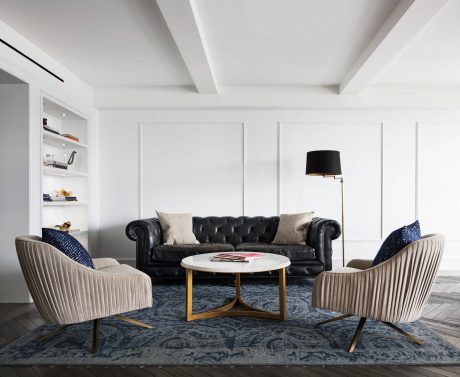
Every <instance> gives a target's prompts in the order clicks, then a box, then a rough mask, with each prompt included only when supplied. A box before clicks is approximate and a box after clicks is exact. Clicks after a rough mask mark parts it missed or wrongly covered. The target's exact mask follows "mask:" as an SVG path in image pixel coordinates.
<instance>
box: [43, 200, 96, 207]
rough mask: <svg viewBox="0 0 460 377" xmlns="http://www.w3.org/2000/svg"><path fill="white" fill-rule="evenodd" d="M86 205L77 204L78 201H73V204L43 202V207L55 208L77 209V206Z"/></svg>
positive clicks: (83, 204) (82, 204)
mask: <svg viewBox="0 0 460 377" xmlns="http://www.w3.org/2000/svg"><path fill="white" fill-rule="evenodd" d="M87 205H88V204H87V203H84V202H79V201H73V202H70V201H69V202H65V201H62V202H43V206H45V207H55V206H61V207H78V206H87Z"/></svg>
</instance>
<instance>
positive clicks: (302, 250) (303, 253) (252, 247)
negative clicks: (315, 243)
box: [235, 242, 316, 261]
mask: <svg viewBox="0 0 460 377" xmlns="http://www.w3.org/2000/svg"><path fill="white" fill-rule="evenodd" d="M235 250H237V251H258V252H261V253H272V254H279V255H284V256H286V257H288V258H289V259H290V260H291V261H308V260H315V259H316V254H315V249H313V248H312V247H311V246H307V245H274V244H270V243H256V242H254V243H251V242H248V243H241V244H239V245H238V246H236V247H235Z"/></svg>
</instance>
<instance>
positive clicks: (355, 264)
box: [347, 259, 373, 270]
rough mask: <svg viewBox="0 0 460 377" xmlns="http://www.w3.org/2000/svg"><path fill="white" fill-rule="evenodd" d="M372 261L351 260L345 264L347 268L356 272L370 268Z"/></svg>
mask: <svg viewBox="0 0 460 377" xmlns="http://www.w3.org/2000/svg"><path fill="white" fill-rule="evenodd" d="M372 262H373V260H372V259H352V260H351V261H349V262H348V263H347V267H351V268H356V269H358V270H367V269H368V268H371V267H372Z"/></svg>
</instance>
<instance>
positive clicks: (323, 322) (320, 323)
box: [316, 314, 353, 326]
mask: <svg viewBox="0 0 460 377" xmlns="http://www.w3.org/2000/svg"><path fill="white" fill-rule="evenodd" d="M348 317H353V316H352V315H351V314H344V315H339V316H338V317H334V318H329V319H326V320H325V321H322V322H319V323H317V324H316V326H321V325H325V324H326V323H330V322H335V321H340V320H342V319H345V318H348Z"/></svg>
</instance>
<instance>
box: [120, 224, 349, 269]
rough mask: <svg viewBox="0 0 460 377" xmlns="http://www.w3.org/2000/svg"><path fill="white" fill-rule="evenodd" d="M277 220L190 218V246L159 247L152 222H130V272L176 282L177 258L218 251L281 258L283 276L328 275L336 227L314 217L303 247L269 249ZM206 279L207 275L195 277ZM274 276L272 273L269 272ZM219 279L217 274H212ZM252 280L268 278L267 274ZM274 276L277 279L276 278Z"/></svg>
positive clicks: (157, 231) (337, 232)
mask: <svg viewBox="0 0 460 377" xmlns="http://www.w3.org/2000/svg"><path fill="white" fill-rule="evenodd" d="M278 223H279V217H277V216H276V217H260V216H258V217H245V216H241V217H193V233H194V234H195V236H196V238H197V239H198V241H199V242H200V244H196V245H163V240H162V231H161V226H160V222H159V221H158V219H156V218H150V219H143V220H135V221H132V222H130V223H129V224H128V225H127V226H126V235H127V236H128V238H129V239H130V240H133V241H136V268H137V269H139V270H141V271H143V272H145V273H147V274H148V275H150V276H151V277H152V278H163V277H165V278H166V277H167V278H170V277H180V276H184V275H185V270H184V269H183V268H182V267H181V266H180V262H181V260H182V258H185V257H187V256H190V255H196V254H201V253H210V252H223V251H234V250H236V251H239V250H241V251H242V250H245V251H260V252H268V253H275V254H281V255H285V256H287V257H288V258H289V259H290V260H291V266H290V267H288V268H287V270H286V274H287V276H297V277H301V276H316V275H318V274H319V273H321V272H322V271H328V270H331V269H332V243H331V241H332V240H335V239H336V238H337V237H339V236H340V233H341V231H340V225H339V223H338V222H337V221H334V220H329V219H322V218H318V217H315V218H313V220H312V222H311V223H310V225H309V228H308V232H307V239H306V245H273V244H271V242H272V241H273V239H274V238H275V234H276V230H277V229H278ZM195 273H196V276H203V277H209V276H212V274H210V273H204V272H196V271H195ZM275 274H276V272H275ZM218 275H220V274H218ZM256 275H257V276H272V275H273V273H272V272H267V273H258V274H256ZM276 275H277V274H276Z"/></svg>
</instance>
